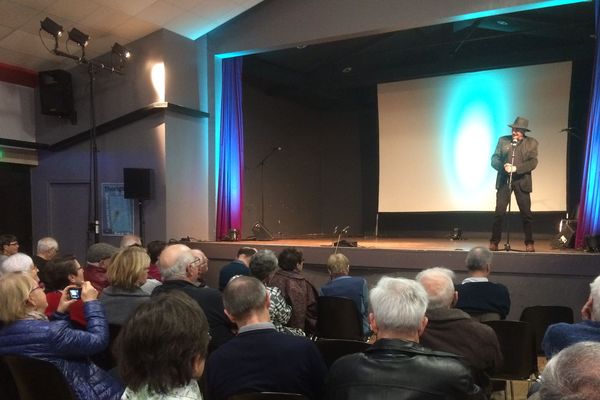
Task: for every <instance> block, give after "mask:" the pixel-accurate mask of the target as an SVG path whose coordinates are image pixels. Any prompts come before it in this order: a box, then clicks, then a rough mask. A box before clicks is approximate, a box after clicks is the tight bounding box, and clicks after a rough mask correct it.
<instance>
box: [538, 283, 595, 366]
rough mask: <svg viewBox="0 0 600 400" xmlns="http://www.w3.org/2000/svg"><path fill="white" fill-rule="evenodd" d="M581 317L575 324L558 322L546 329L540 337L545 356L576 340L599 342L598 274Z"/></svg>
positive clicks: (551, 355) (550, 356) (548, 356)
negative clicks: (541, 337) (542, 336)
mask: <svg viewBox="0 0 600 400" xmlns="http://www.w3.org/2000/svg"><path fill="white" fill-rule="evenodd" d="M581 318H582V319H583V321H581V322H578V323H575V324H567V323H565V322H560V323H558V324H553V325H550V326H549V327H548V329H546V333H545V334H544V338H543V339H542V349H544V354H545V355H546V358H548V359H550V358H552V357H553V356H554V355H555V354H556V353H558V352H559V351H561V350H562V349H564V348H565V347H569V346H571V345H572V344H575V343H578V342H583V341H592V342H600V276H597V277H596V279H594V281H593V282H592V283H591V284H590V296H589V299H588V301H587V303H585V305H584V306H583V309H582V310H581Z"/></svg>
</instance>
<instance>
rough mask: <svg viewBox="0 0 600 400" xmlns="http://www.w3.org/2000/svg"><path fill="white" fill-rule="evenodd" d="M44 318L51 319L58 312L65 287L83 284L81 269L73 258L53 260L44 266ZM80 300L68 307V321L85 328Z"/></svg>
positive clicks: (66, 257) (85, 322)
mask: <svg viewBox="0 0 600 400" xmlns="http://www.w3.org/2000/svg"><path fill="white" fill-rule="evenodd" d="M44 276H45V279H46V282H45V283H46V287H45V289H46V300H48V307H46V316H48V317H51V316H52V314H54V313H55V312H56V311H57V310H58V306H59V305H60V299H61V297H62V294H63V290H64V289H65V288H66V287H67V286H70V287H74V286H75V287H81V285H82V284H83V282H84V278H83V268H82V267H81V265H79V262H77V260H76V259H75V257H74V256H65V257H61V258H55V259H54V260H51V261H48V263H47V264H46V273H45V274H44ZM83 308H84V305H83V301H82V300H81V299H79V300H75V301H74V302H73V303H71V306H70V307H69V311H68V314H69V319H70V320H71V322H72V323H73V325H74V326H75V327H77V328H85V327H86V325H87V320H86V318H85V314H84V310H83Z"/></svg>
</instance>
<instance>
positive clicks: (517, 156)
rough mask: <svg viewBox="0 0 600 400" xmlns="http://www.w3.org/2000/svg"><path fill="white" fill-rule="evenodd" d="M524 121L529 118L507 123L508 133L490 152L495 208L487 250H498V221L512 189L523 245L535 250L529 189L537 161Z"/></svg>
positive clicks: (527, 248)
mask: <svg viewBox="0 0 600 400" xmlns="http://www.w3.org/2000/svg"><path fill="white" fill-rule="evenodd" d="M528 125H529V120H527V119H525V118H523V117H517V118H516V119H515V122H514V123H513V124H512V125H508V126H509V127H511V128H512V134H511V135H506V136H502V137H500V139H498V144H497V145H496V151H494V154H493V155H492V167H493V168H494V169H495V170H497V171H498V176H497V177H496V190H497V192H496V210H495V212H494V225H493V226H492V238H491V239H490V250H492V251H497V250H498V243H499V242H500V239H501V237H502V221H503V219H504V214H506V207H507V206H508V203H509V202H510V198H511V192H512V191H514V193H515V198H516V200H517V205H518V206H519V211H520V213H521V219H522V220H523V232H524V233H525V249H526V251H528V252H534V251H535V248H534V247H533V234H532V229H531V221H532V220H533V214H532V213H531V197H530V193H531V191H532V183H531V171H533V170H534V169H535V167H537V164H538V160H537V154H538V142H537V140H535V139H534V138H532V137H529V136H525V134H526V132H530V130H529V129H528ZM511 174H512V176H511ZM509 180H511V182H512V183H511V186H512V187H509Z"/></svg>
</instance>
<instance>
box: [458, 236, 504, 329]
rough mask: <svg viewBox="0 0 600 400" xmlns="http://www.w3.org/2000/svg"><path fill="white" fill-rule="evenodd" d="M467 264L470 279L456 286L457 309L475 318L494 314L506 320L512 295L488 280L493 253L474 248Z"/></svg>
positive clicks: (499, 285) (469, 254)
mask: <svg viewBox="0 0 600 400" xmlns="http://www.w3.org/2000/svg"><path fill="white" fill-rule="evenodd" d="M465 264H466V266H467V269H468V270H469V277H468V278H466V279H464V280H463V281H462V283H461V284H460V285H456V291H457V292H458V302H457V303H456V308H459V309H461V310H463V311H464V312H466V313H467V314H470V315H471V316H475V317H477V316H479V315H485V314H490V313H494V314H498V315H499V316H500V319H505V318H506V316H507V315H508V312H509V311H510V295H509V294H508V289H507V288H506V286H504V285H503V284H501V283H494V282H490V281H489V279H488V277H489V276H490V273H491V271H492V252H491V251H490V250H488V249H487V248H485V247H474V248H472V249H471V250H470V251H469V253H468V254H467V258H466V259H465ZM497 318H498V316H496V318H495V319H497ZM490 319H494V318H490ZM482 321H483V320H482Z"/></svg>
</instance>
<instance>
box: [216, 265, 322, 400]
mask: <svg viewBox="0 0 600 400" xmlns="http://www.w3.org/2000/svg"><path fill="white" fill-rule="evenodd" d="M223 303H224V306H225V312H226V313H227V316H228V317H229V318H230V319H231V320H232V321H233V322H234V323H235V324H236V325H237V326H238V328H239V334H238V335H237V336H236V337H234V338H233V339H231V340H230V341H228V342H227V343H225V344H223V345H222V346H221V347H219V348H218V349H217V350H215V351H214V352H213V353H211V355H210V357H209V358H208V362H207V363H206V384H207V386H206V387H207V393H208V398H210V399H211V400H225V399H228V398H229V397H231V396H233V395H235V394H241V393H246V392H288V393H300V394H303V395H305V396H306V397H308V398H310V399H320V398H321V389H322V385H323V381H324V380H325V374H326V373H327V367H326V366H325V363H324V361H323V358H322V357H321V354H320V353H319V350H318V349H317V347H316V346H315V344H314V343H313V342H311V341H310V340H308V339H306V338H304V337H299V336H293V335H285V334H283V333H281V332H277V330H276V329H275V326H274V325H273V324H272V323H271V322H270V317H269V294H268V292H267V289H266V288H265V286H264V285H263V284H262V283H261V282H260V281H259V280H258V279H256V278H253V277H250V276H239V277H237V278H235V279H233V280H231V281H230V282H229V283H228V284H227V286H226V287H225V291H224V292H223Z"/></svg>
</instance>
